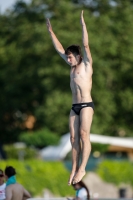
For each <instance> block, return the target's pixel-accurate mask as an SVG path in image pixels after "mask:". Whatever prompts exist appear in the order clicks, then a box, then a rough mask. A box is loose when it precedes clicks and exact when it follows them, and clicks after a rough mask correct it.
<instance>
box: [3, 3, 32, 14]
mask: <svg viewBox="0 0 133 200" xmlns="http://www.w3.org/2000/svg"><path fill="white" fill-rule="evenodd" d="M16 1H17V0H0V12H1V14H3V13H4V12H5V11H6V9H8V8H11V7H12V6H13V5H14V4H15V2H16ZM24 1H25V2H27V3H28V2H30V0H24Z"/></svg>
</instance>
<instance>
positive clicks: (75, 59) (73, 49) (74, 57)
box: [65, 45, 82, 66]
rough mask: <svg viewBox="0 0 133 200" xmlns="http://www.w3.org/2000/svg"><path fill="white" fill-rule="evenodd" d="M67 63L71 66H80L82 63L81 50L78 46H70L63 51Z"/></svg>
mask: <svg viewBox="0 0 133 200" xmlns="http://www.w3.org/2000/svg"><path fill="white" fill-rule="evenodd" d="M65 54H66V56H67V61H68V63H69V64H70V65H71V66H75V65H77V64H80V63H81V61H82V55H81V48H80V46H79V45H71V46H69V47H67V49H66V50H65Z"/></svg>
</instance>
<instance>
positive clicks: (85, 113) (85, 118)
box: [80, 107, 94, 134]
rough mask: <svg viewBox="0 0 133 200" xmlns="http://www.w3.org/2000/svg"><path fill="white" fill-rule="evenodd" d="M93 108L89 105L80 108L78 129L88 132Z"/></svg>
mask: <svg viewBox="0 0 133 200" xmlns="http://www.w3.org/2000/svg"><path fill="white" fill-rule="evenodd" d="M93 113H94V111H93V109H92V108H91V107H85V108H82V109H81V111H80V130H83V131H85V132H86V133H88V134H89V133H90V128H91V124H92V119H93Z"/></svg>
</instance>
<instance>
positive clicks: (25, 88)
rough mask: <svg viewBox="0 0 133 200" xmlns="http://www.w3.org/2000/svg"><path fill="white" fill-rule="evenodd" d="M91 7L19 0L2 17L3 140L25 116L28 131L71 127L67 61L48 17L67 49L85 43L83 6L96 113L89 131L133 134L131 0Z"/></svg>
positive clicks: (17, 130) (13, 136)
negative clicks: (52, 34) (57, 48)
mask: <svg viewBox="0 0 133 200" xmlns="http://www.w3.org/2000/svg"><path fill="white" fill-rule="evenodd" d="M95 2H96V4H95V5H96V6H94V5H90V6H88V5H87V4H86V5H83V4H80V5H78V6H77V5H76V4H75V3H72V2H71V1H69V0H67V1H62V0H58V1H52V0H45V1H44V0H41V1H40V0H33V1H31V3H30V4H26V3H24V2H23V1H19V2H17V3H16V4H15V6H14V9H13V10H11V11H8V13H5V14H4V15H0V63H1V65H0V71H1V73H0V89H1V98H0V106H1V112H0V121H1V126H0V133H1V135H2V136H1V141H3V142H6V143H7V142H14V141H17V140H18V137H19V135H20V134H21V132H23V131H27V127H26V125H25V123H26V121H27V119H28V117H29V116H30V115H32V116H34V118H35V120H36V121H35V124H34V126H33V128H32V130H33V131H34V130H39V129H42V128H49V129H50V130H51V131H52V132H55V133H58V135H62V134H64V133H66V132H68V115H69V112H70V109H71V91H70V87H69V67H68V66H67V64H66V63H65V62H64V61H63V60H62V59H61V58H60V57H59V55H58V54H57V53H56V51H55V49H54V47H53V45H52V42H51V40H50V37H49V35H48V32H47V29H46V25H45V21H46V20H45V18H46V17H50V18H51V23H52V25H53V29H54V31H55V33H56V34H57V37H58V38H59V39H60V41H61V43H62V44H63V46H64V48H66V47H67V46H68V45H70V44H72V43H77V44H80V45H81V44H82V40H81V27H80V12H81V10H82V9H84V16H85V21H86V24H87V28H88V31H89V39H90V48H91V52H92V56H93V63H94V64H93V68H94V74H93V89H92V97H93V100H94V104H95V114H94V119H93V124H92V129H91V132H93V133H97V134H105V135H114V136H115V135H116V136H118V135H125V136H131V135H132V128H133V123H132V117H133V113H132V105H133V91H132V87H133V82H132V78H133V77H132V76H133V73H132V64H133V57H132V52H133V41H132V33H133V24H132V21H133V7H132V6H131V1H122V0H118V1H116V4H115V6H112V5H111V4H110V2H109V1H107V0H101V1H95Z"/></svg>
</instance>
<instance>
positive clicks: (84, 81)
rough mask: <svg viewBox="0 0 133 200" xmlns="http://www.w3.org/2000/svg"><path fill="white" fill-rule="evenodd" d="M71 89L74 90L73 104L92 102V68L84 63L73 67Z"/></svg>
mask: <svg viewBox="0 0 133 200" xmlns="http://www.w3.org/2000/svg"><path fill="white" fill-rule="evenodd" d="M70 87H71V90H72V103H73V104H74V103H84V102H91V101H92V98H91V88H92V68H91V66H90V65H89V64H88V65H87V66H85V64H84V62H81V64H79V65H77V66H74V67H71V71H70Z"/></svg>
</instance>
